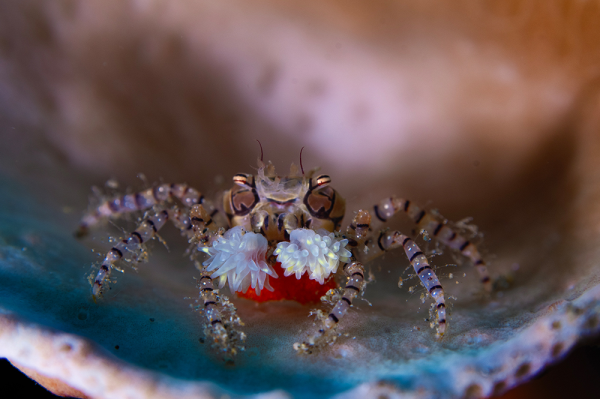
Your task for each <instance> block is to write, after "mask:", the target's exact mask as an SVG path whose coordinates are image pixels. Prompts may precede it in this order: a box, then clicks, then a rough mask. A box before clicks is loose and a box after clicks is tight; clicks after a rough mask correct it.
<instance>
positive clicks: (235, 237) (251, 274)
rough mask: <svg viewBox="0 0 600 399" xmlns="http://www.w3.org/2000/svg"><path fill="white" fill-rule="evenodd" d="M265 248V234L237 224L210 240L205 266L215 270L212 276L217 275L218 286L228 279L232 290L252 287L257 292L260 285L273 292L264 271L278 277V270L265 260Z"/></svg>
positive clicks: (260, 288) (258, 292) (266, 245)
mask: <svg viewBox="0 0 600 399" xmlns="http://www.w3.org/2000/svg"><path fill="white" fill-rule="evenodd" d="M267 248H268V243H267V239H266V238H265V237H264V236H262V235H260V234H255V233H250V232H246V231H244V230H243V229H242V228H241V227H240V226H236V227H234V228H232V229H230V230H228V231H227V232H225V235H224V236H223V237H219V238H218V240H217V241H215V242H214V243H213V246H212V248H209V249H208V253H209V254H210V255H212V256H211V257H210V258H209V259H208V260H206V261H205V262H204V263H203V265H204V266H208V268H207V270H208V271H213V270H215V272H214V273H213V274H212V278H216V277H220V279H219V288H223V286H224V285H225V282H226V281H229V288H230V289H231V292H236V291H240V292H246V291H247V290H248V287H252V288H254V289H255V290H256V294H257V295H260V291H261V290H262V289H263V288H266V289H267V290H269V291H273V288H272V287H271V285H270V284H269V279H268V277H267V274H268V275H269V276H271V277H274V278H277V273H275V271H274V270H273V269H272V268H271V267H270V266H269V265H268V264H267V262H266V261H265V259H266V256H265V254H266V253H267Z"/></svg>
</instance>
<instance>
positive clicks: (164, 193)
mask: <svg viewBox="0 0 600 399" xmlns="http://www.w3.org/2000/svg"><path fill="white" fill-rule="evenodd" d="M233 182H234V186H233V188H231V189H230V190H228V191H226V192H225V193H224V194H223V208H222V209H221V210H218V209H217V208H215V207H214V206H213V205H212V204H211V202H210V201H207V200H205V198H204V196H203V195H202V194H201V193H200V192H199V191H197V190H196V189H194V188H192V187H189V186H188V185H186V184H158V185H155V186H154V187H152V188H148V189H146V190H143V191H141V192H137V193H132V194H127V195H122V196H117V197H112V198H109V199H105V200H103V201H101V203H100V204H99V205H98V206H95V207H93V208H92V209H91V210H90V211H89V212H88V213H87V214H86V215H85V216H84V217H83V219H82V222H81V225H80V230H79V233H80V234H83V233H85V232H86V231H87V230H88V228H90V227H92V226H93V225H95V224H97V223H98V222H100V221H101V220H103V219H107V218H117V217H122V216H124V215H126V214H128V213H132V212H136V211H144V212H145V215H144V218H143V219H142V221H141V222H140V223H139V225H138V226H137V228H136V229H135V230H134V231H133V232H132V233H130V234H129V235H128V236H127V237H126V238H124V239H121V240H119V241H118V242H117V243H116V244H115V245H114V246H113V247H112V248H111V249H110V250H109V251H108V253H107V254H106V257H105V258H104V260H103V261H102V263H101V264H100V267H99V269H98V271H97V272H94V274H95V276H94V274H92V275H91V276H90V282H91V283H92V294H93V297H94V300H96V299H97V298H100V297H101V296H102V293H103V291H104V290H105V289H106V288H107V285H108V283H109V282H110V281H111V279H110V277H111V272H112V270H113V269H117V270H120V269H118V266H117V262H118V261H120V260H126V261H130V262H134V263H135V262H136V261H138V258H139V257H140V255H144V254H145V252H144V249H143V248H144V243H146V242H147V241H149V240H151V239H153V238H155V237H156V236H157V233H158V231H159V230H160V229H161V228H162V227H163V226H164V225H165V224H166V222H167V221H169V220H170V221H171V222H173V224H174V225H175V226H176V227H177V228H179V229H180V230H181V232H182V234H183V235H184V236H186V237H187V238H188V240H189V241H190V242H191V243H192V244H193V248H194V250H193V255H192V258H193V259H194V260H196V258H197V255H199V254H202V253H204V254H208V255H209V258H208V259H207V260H205V261H204V262H202V263H201V264H200V262H198V261H196V265H197V267H198V269H199V270H200V278H199V284H198V287H199V289H200V300H201V305H200V308H201V309H202V310H203V313H204V316H205V321H206V329H205V333H206V335H207V336H208V337H210V339H211V341H212V342H213V343H214V344H215V346H217V347H218V348H219V350H220V351H221V352H222V353H224V354H225V355H226V356H228V357H231V356H234V355H235V354H236V352H237V350H238V349H239V348H243V346H242V345H243V341H244V338H245V336H244V334H243V333H241V332H239V331H238V329H237V326H239V325H240V324H241V322H240V319H239V318H238V317H237V316H236V314H235V308H234V307H233V305H232V304H231V303H230V302H229V301H228V300H227V298H226V297H224V296H222V295H220V294H219V289H221V288H223V287H224V285H225V284H226V283H228V285H229V288H230V290H231V292H232V293H234V292H235V293H238V294H239V295H242V296H243V295H245V293H246V292H247V291H248V292H250V291H252V292H253V293H254V294H255V296H258V297H260V295H261V292H263V293H264V290H267V291H273V290H274V289H273V287H272V286H271V284H270V281H269V279H270V278H273V279H278V278H286V277H287V276H291V275H294V276H295V278H296V279H298V281H299V280H300V279H301V278H303V279H304V280H306V277H308V279H309V280H312V283H314V284H318V285H322V286H325V285H326V284H329V285H330V286H331V284H332V283H333V284H335V282H334V281H333V279H332V276H333V275H335V274H336V273H337V272H338V270H341V273H343V275H345V277H346V283H345V285H343V288H342V287H340V288H338V289H337V290H333V291H331V290H330V291H329V295H328V296H327V297H328V299H329V303H330V306H331V310H330V311H329V312H328V313H323V312H318V321H317V326H316V328H315V329H314V331H312V333H310V334H309V335H308V336H307V338H306V339H305V340H303V341H302V342H298V343H296V344H294V349H296V351H298V352H300V353H311V352H312V351H313V350H315V349H316V348H318V347H319V346H321V345H323V344H326V343H331V342H333V341H335V339H336V337H337V326H338V323H339V322H340V320H341V319H342V318H343V317H344V315H345V314H346V312H347V310H348V308H349V307H351V306H352V302H353V301H354V299H355V298H356V297H357V295H358V294H359V293H361V291H362V290H363V288H364V286H365V283H366V281H365V269H364V266H363V263H365V262H366V261H368V260H371V259H373V258H375V257H377V256H379V255H381V254H383V253H384V252H386V251H390V250H393V249H397V248H402V249H403V250H404V251H405V253H406V256H407V257H408V259H409V261H410V263H411V265H412V267H413V268H414V270H415V272H416V275H417V276H418V278H419V279H420V281H421V283H422V285H423V286H424V287H425V289H426V292H427V295H429V296H431V297H432V298H433V300H434V301H435V313H436V321H435V323H436V326H437V335H438V336H439V337H441V336H443V335H444V333H445V331H446V325H447V322H446V304H445V299H444V290H443V288H442V285H441V284H440V282H439V279H438V277H437V276H436V274H435V272H434V270H433V269H432V268H431V267H430V265H429V263H428V260H427V256H426V255H425V254H424V253H423V251H421V249H420V248H419V247H418V246H417V244H416V243H415V242H414V241H413V240H412V239H411V238H410V237H408V236H406V235H404V234H402V233H401V232H399V231H395V230H390V229H380V228H375V227H376V226H375V223H380V222H386V221H387V220H389V219H390V218H391V217H392V216H394V215H395V214H396V213H398V212H404V213H406V214H407V216H408V217H409V218H410V219H411V220H412V221H413V222H414V223H415V224H416V225H417V227H418V231H422V232H425V233H426V234H428V235H429V236H430V237H433V238H435V239H436V240H437V241H438V242H440V243H441V244H443V245H446V246H447V247H449V248H451V249H453V250H455V251H457V252H460V253H461V254H462V255H463V256H465V257H466V258H468V259H469V260H470V261H471V262H472V263H473V265H474V266H475V267H476V268H477V270H478V272H479V275H480V278H481V281H482V283H483V284H484V287H485V288H486V289H487V290H488V291H489V290H490V287H491V284H490V278H489V276H488V273H487V268H486V264H485V262H484V260H483V259H482V257H481V255H480V254H479V252H478V250H477V248H476V246H475V244H473V243H471V242H470V241H469V240H468V239H467V238H465V237H464V236H463V235H461V234H460V233H458V232H457V231H455V230H456V229H454V228H452V227H451V226H450V225H448V224H447V223H446V221H440V220H438V219H439V218H438V217H437V216H436V215H434V214H433V213H431V212H427V211H425V210H423V209H421V208H420V207H418V206H417V205H415V204H413V203H412V202H410V201H409V200H406V199H402V198H396V197H390V198H386V199H384V200H383V201H381V202H379V203H378V204H377V205H375V206H374V207H373V208H372V209H370V210H363V209H361V210H359V211H358V212H357V213H356V215H355V216H354V218H353V220H352V222H351V224H350V225H349V226H348V227H347V228H346V229H345V230H344V231H342V230H341V221H342V218H343V216H344V213H345V201H344V199H343V198H342V197H341V196H340V195H339V194H338V193H337V191H335V190H334V189H333V188H332V187H331V186H330V183H331V178H330V177H329V176H327V175H316V176H315V172H314V171H313V172H309V173H307V174H306V175H305V174H304V171H303V170H302V169H300V168H298V167H296V166H295V165H293V164H292V167H291V170H290V174H289V175H288V176H285V177H280V176H277V175H276V173H275V168H274V166H273V165H272V164H271V163H270V162H269V163H268V164H264V163H263V162H262V160H260V161H259V168H258V172H257V174H256V175H255V176H254V175H251V174H237V175H235V176H234V177H233ZM220 212H224V214H225V216H226V219H227V220H226V221H225V218H222V217H221V218H220ZM220 219H223V220H220ZM278 271H281V272H283V276H282V275H281V274H280V273H278ZM341 273H340V274H341ZM303 276H304V277H303ZM294 281H296V280H294ZM292 284H295V283H292ZM217 287H218V288H217ZM279 298H284V297H279ZM292 299H293V298H292Z"/></svg>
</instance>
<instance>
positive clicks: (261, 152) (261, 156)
mask: <svg viewBox="0 0 600 399" xmlns="http://www.w3.org/2000/svg"><path fill="white" fill-rule="evenodd" d="M256 141H258V139H257V140H256ZM258 145H259V146H260V162H262V161H263V150H262V144H261V143H260V141H258Z"/></svg>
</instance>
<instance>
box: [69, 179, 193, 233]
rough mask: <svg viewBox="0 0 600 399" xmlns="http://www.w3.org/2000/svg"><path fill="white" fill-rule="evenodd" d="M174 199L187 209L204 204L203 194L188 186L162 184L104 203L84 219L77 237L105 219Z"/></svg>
mask: <svg viewBox="0 0 600 399" xmlns="http://www.w3.org/2000/svg"><path fill="white" fill-rule="evenodd" d="M173 197H174V198H177V199H178V200H180V201H181V203H182V204H183V205H184V206H185V207H192V206H193V205H196V204H203V203H204V196H203V195H202V193H200V192H199V191H198V190H196V189H195V188H192V187H190V186H188V185H187V184H160V185H158V186H155V187H153V188H148V189H146V190H143V191H140V192H138V193H134V194H126V195H122V196H119V197H116V198H113V199H110V200H106V201H104V202H102V203H101V204H100V205H99V206H98V207H96V208H94V209H92V210H91V211H90V212H88V213H87V214H86V215H85V216H84V217H83V219H82V220H81V223H80V225H79V229H78V230H77V232H76V235H77V236H78V237H82V236H84V235H86V234H87V232H88V229H89V228H90V227H92V226H94V225H96V224H98V222H100V221H101V220H103V219H106V218H115V217H119V216H122V215H124V214H126V213H131V212H136V211H143V210H146V209H150V208H152V207H153V206H155V205H157V204H161V203H164V202H166V201H168V200H169V199H171V198H173Z"/></svg>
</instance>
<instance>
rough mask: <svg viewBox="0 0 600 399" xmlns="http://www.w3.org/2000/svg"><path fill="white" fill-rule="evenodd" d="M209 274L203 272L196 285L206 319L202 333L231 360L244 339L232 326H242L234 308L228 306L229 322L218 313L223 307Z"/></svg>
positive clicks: (223, 315) (242, 334)
mask: <svg viewBox="0 0 600 399" xmlns="http://www.w3.org/2000/svg"><path fill="white" fill-rule="evenodd" d="M211 274H212V272H207V271H206V270H203V271H202V272H201V276H200V282H199V283H198V288H200V299H202V303H203V308H204V316H205V317H206V328H205V330H204V333H205V334H206V336H207V337H209V339H210V341H211V342H212V344H213V345H214V346H215V347H217V349H218V350H219V352H221V354H223V355H224V357H225V358H227V359H228V360H232V358H233V357H234V356H235V355H236V354H237V350H238V349H243V343H244V340H245V338H246V336H245V334H244V333H242V332H239V331H237V330H236V329H235V328H234V327H235V326H234V324H241V325H243V323H241V321H240V320H239V318H238V317H237V315H235V313H233V312H235V308H232V307H231V306H230V308H229V313H230V317H229V320H226V318H225V314H223V313H222V312H221V311H220V307H221V306H220V305H223V303H222V300H221V298H220V297H219V295H218V290H217V289H215V287H214V285H213V279H212V277H211Z"/></svg>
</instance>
